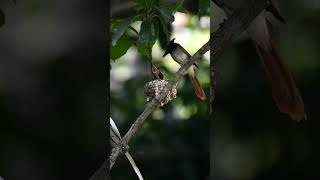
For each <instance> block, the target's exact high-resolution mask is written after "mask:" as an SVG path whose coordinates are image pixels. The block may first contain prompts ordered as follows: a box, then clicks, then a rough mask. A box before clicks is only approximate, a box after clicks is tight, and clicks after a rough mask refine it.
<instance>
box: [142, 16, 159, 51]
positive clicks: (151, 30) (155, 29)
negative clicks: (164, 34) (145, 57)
mask: <svg viewBox="0 0 320 180" xmlns="http://www.w3.org/2000/svg"><path fill="white" fill-rule="evenodd" d="M158 35H159V26H158V24H157V23H156V20H155V18H152V19H147V20H145V21H143V22H142V23H141V27H140V32H139V40H140V42H141V43H142V44H144V45H145V46H147V47H152V46H153V45H154V43H155V42H156V40H157V37H158Z"/></svg>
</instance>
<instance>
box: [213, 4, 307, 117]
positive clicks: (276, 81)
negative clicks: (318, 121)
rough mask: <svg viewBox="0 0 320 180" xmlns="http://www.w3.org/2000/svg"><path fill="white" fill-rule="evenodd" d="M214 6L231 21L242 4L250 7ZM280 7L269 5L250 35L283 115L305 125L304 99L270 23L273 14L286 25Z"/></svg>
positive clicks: (256, 20) (248, 30)
mask: <svg viewBox="0 0 320 180" xmlns="http://www.w3.org/2000/svg"><path fill="white" fill-rule="evenodd" d="M213 2H214V3H216V4H217V6H219V7H220V8H222V9H223V10H224V12H225V13H226V15H227V17H230V16H231V15H232V13H233V12H234V11H235V10H236V9H237V8H240V6H242V3H248V1H245V0H213ZM276 3H277V2H276V1H274V0H269V1H268V2H267V8H266V9H265V10H264V11H263V12H262V13H261V14H259V15H258V16H257V17H256V18H255V19H254V20H253V22H252V23H251V24H250V25H249V27H248V29H247V34H248V35H249V36H250V38H251V39H252V41H253V44H254V46H255V49H256V52H257V54H258V55H259V58H260V60H261V62H262V65H263V68H264V70H265V74H266V77H267V80H268V81H269V84H270V87H271V92H272V96H273V99H274V101H275V103H276V105H277V107H278V109H279V111H280V112H282V113H285V114H288V115H289V116H290V118H291V119H293V120H296V121H301V120H302V119H306V115H305V112H304V102H303V99H302V97H301V95H300V92H299V90H298V88H297V87H296V84H295V82H294V80H293V77H292V75H291V74H290V72H289V70H288V69H287V67H286V66H285V64H284V63H283V61H282V58H281V57H280V54H279V52H278V51H277V49H276V46H275V42H274V40H273V39H272V36H271V28H272V26H271V23H270V21H269V20H268V13H271V14H272V15H273V16H274V17H276V18H277V19H278V20H279V21H281V22H285V20H284V18H283V17H282V16H281V14H280V11H279V9H278V7H277V6H276Z"/></svg>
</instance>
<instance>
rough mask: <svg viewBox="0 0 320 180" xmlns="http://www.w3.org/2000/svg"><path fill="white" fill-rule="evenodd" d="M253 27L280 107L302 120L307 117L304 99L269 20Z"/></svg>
mask: <svg viewBox="0 0 320 180" xmlns="http://www.w3.org/2000/svg"><path fill="white" fill-rule="evenodd" d="M260 22H261V21H260ZM253 28H255V29H256V32H255V33H253V34H251V35H253V36H251V37H252V40H253V42H254V44H255V47H256V50H257V53H258V54H259V56H260V59H261V61H262V64H263V67H264V70H265V72H266V76H267V79H268V81H269V84H270V87H271V91H272V95H273V99H274V101H275V102H276V105H277V107H278V109H279V110H280V111H281V112H282V113H286V114H288V115H289V116H290V117H291V118H292V119H293V120H296V121H300V120H302V119H303V118H304V117H305V114H304V102H303V99H302V97H301V95H300V93H299V91H298V89H297V87H296V85H295V82H294V80H293V78H292V75H291V74H290V72H289V71H288V70H287V68H286V66H285V65H284V64H283V62H282V60H281V58H280V56H279V54H278V52H277V50H276V48H275V44H274V42H273V41H272V39H271V37H270V35H269V32H268V31H269V30H268V27H267V21H266V20H265V24H263V25H262V24H260V26H259V27H257V26H256V27H253ZM251 32H252V31H251Z"/></svg>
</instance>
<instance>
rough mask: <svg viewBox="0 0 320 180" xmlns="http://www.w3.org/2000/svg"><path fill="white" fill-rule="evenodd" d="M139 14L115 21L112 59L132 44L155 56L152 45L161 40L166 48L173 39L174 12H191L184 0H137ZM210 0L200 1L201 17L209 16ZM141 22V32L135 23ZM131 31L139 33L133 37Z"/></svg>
mask: <svg viewBox="0 0 320 180" xmlns="http://www.w3.org/2000/svg"><path fill="white" fill-rule="evenodd" d="M134 2H135V10H136V12H137V15H135V16H134V17H129V18H126V19H121V20H119V19H117V20H114V19H113V20H111V26H110V27H111V30H110V32H111V39H110V47H111V48H110V51H111V52H110V55H111V56H110V58H111V59H113V60H116V59H118V58H120V57H121V56H123V55H124V54H125V53H126V52H127V51H128V49H129V48H130V47H131V46H136V47H137V49H138V52H139V53H140V54H141V55H142V56H144V57H146V58H148V59H151V54H152V47H153V45H154V44H155V42H156V40H159V43H160V46H161V48H163V49H164V48H165V47H166V46H167V44H168V43H169V40H170V35H171V28H170V24H171V23H172V22H174V20H175V19H174V13H175V12H177V11H179V12H183V13H187V12H188V11H187V10H186V9H184V7H183V4H184V0H178V1H177V2H176V3H174V4H172V3H168V2H163V1H161V0H148V1H147V0H135V1H134ZM208 12H209V1H208V2H207V1H206V0H200V1H199V10H198V15H199V17H201V16H203V15H208ZM137 21H141V25H140V29H139V32H138V31H137V30H136V29H134V28H133V27H132V26H131V24H132V23H134V22H137ZM128 31H133V32H135V36H134V37H132V35H130V34H129V33H128Z"/></svg>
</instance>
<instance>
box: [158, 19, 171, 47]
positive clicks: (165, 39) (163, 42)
mask: <svg viewBox="0 0 320 180" xmlns="http://www.w3.org/2000/svg"><path fill="white" fill-rule="evenodd" d="M157 20H158V23H159V24H160V25H159V43H160V47H161V48H162V49H165V48H166V46H167V45H168V43H169V40H170V31H169V27H170V24H169V23H167V22H166V21H165V20H164V18H163V17H158V18H157Z"/></svg>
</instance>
